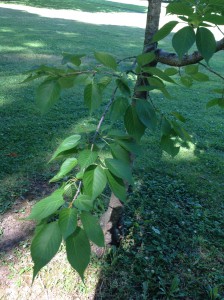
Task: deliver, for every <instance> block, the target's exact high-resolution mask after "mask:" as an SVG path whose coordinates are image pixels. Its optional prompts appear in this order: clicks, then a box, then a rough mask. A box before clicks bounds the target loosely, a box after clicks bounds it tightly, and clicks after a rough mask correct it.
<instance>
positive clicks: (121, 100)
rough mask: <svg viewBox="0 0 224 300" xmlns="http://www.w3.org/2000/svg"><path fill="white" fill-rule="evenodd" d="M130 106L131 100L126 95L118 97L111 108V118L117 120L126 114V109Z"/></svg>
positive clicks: (113, 120)
mask: <svg viewBox="0 0 224 300" xmlns="http://www.w3.org/2000/svg"><path fill="white" fill-rule="evenodd" d="M128 106H129V101H128V99H127V98H125V97H117V98H116V99H115V100H114V102H113V104H112V105H111V109H110V119H111V121H112V122H115V121H117V120H119V119H120V118H122V117H123V116H124V113H125V111H126V110H127V108H128Z"/></svg>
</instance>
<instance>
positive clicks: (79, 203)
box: [74, 195, 94, 211]
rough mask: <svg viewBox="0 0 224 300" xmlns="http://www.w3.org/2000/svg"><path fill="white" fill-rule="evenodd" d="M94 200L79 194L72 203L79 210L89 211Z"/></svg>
mask: <svg viewBox="0 0 224 300" xmlns="http://www.w3.org/2000/svg"><path fill="white" fill-rule="evenodd" d="M93 203H94V200H92V199H91V198H90V196H88V195H79V196H78V197H77V199H75V202H74V205H75V207H77V208H78V209H80V210H85V211H90V210H92V209H93Z"/></svg>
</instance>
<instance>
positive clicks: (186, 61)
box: [155, 38, 224, 67]
mask: <svg viewBox="0 0 224 300" xmlns="http://www.w3.org/2000/svg"><path fill="white" fill-rule="evenodd" d="M221 50H224V38H222V39H221V40H219V41H217V43H216V51H215V52H218V51H221ZM155 55H156V60H157V62H160V63H162V64H165V65H168V66H173V67H183V66H187V65H192V64H196V63H198V62H200V61H201V60H203V59H204V58H203V56H202V55H201V54H200V52H199V51H195V52H193V53H192V54H189V55H187V54H186V55H184V57H183V59H182V60H181V61H180V60H179V58H178V55H177V54H176V53H170V52H166V51H163V50H162V49H157V50H156V51H155Z"/></svg>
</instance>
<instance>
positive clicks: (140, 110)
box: [136, 99, 157, 130]
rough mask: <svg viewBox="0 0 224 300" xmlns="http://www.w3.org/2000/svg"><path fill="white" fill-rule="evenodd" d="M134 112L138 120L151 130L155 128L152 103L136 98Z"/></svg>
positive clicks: (155, 118) (155, 120)
mask: <svg viewBox="0 0 224 300" xmlns="http://www.w3.org/2000/svg"><path fill="white" fill-rule="evenodd" d="M136 112H137V115H138V117H139V119H140V121H141V122H142V123H143V124H144V125H145V126H146V127H148V128H150V129H151V130H155V128H156V126H157V117H156V114H155V110H154V108H153V107H152V105H151V104H150V103H149V102H148V101H146V100H141V99H138V100H136Z"/></svg>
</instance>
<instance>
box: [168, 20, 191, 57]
mask: <svg viewBox="0 0 224 300" xmlns="http://www.w3.org/2000/svg"><path fill="white" fill-rule="evenodd" d="M194 42H195V32H194V29H193V28H192V27H191V26H186V27H183V28H182V29H180V30H179V31H177V32H176V33H175V34H174V36H173V39H172V44H173V48H174V50H175V51H176V53H177V54H178V57H179V59H180V60H182V58H183V56H184V54H186V53H187V52H188V50H189V49H190V48H191V47H192V46H193V44H194Z"/></svg>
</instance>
